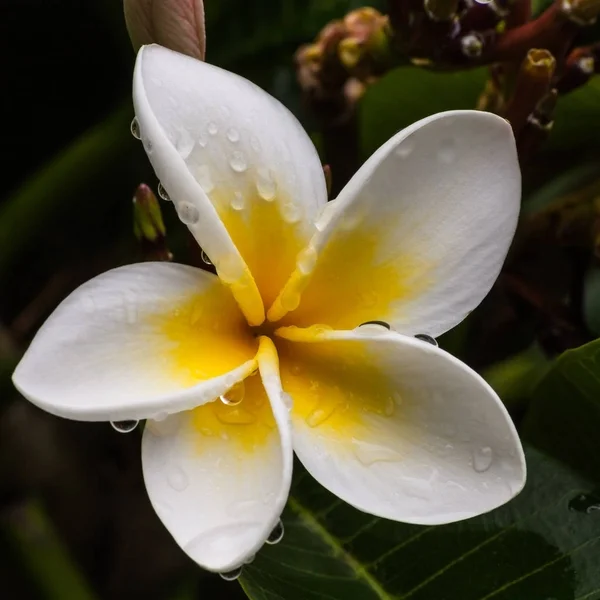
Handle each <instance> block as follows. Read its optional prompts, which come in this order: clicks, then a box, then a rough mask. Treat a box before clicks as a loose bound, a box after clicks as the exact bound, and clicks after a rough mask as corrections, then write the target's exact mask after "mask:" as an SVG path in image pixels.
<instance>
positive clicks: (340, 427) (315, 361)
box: [275, 326, 402, 443]
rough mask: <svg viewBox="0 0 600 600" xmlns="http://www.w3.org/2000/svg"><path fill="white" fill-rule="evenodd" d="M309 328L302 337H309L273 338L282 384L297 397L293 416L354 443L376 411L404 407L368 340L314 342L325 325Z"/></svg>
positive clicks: (391, 413)
mask: <svg viewBox="0 0 600 600" xmlns="http://www.w3.org/2000/svg"><path fill="white" fill-rule="evenodd" d="M305 331H307V333H306V335H305V336H304V338H303V341H305V342H309V343H298V342H299V341H300V338H299V337H298V339H297V340H296V341H293V342H292V341H289V339H282V338H279V337H278V338H276V340H275V343H276V346H277V350H278V351H279V358H280V365H281V367H280V368H281V381H282V385H283V389H284V390H285V391H286V392H287V393H289V394H291V396H292V398H293V400H294V407H293V413H292V415H293V417H294V418H297V419H302V420H303V421H304V422H305V423H306V424H307V425H308V426H309V427H312V428H314V429H315V430H318V431H319V432H322V433H323V434H325V435H334V436H335V437H336V438H337V439H343V440H346V441H348V442H349V443H350V442H351V440H352V437H354V436H360V435H361V433H362V432H364V430H365V428H368V427H369V420H370V419H372V418H373V417H374V416H379V417H384V418H385V417H387V418H389V417H392V416H394V415H397V413H398V412H399V411H401V410H402V408H401V405H402V397H401V395H400V394H399V393H398V391H397V389H396V388H395V386H394V385H393V384H392V382H390V380H389V378H388V377H386V375H385V374H384V373H382V372H381V371H380V369H379V368H378V367H377V366H376V364H375V361H374V360H373V358H372V357H371V356H370V355H369V353H368V352H367V351H366V349H365V348H364V346H362V345H361V344H359V343H356V342H348V341H344V340H332V341H327V342H313V343H310V341H309V340H310V339H311V337H312V339H318V338H319V336H321V335H322V329H321V328H319V327H318V326H317V327H316V328H311V329H310V330H305ZM311 331H312V333H311ZM286 337H287V336H286Z"/></svg>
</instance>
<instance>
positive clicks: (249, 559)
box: [244, 554, 256, 565]
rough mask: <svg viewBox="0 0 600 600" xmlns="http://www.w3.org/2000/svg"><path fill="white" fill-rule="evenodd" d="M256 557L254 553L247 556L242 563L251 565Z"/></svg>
mask: <svg viewBox="0 0 600 600" xmlns="http://www.w3.org/2000/svg"><path fill="white" fill-rule="evenodd" d="M255 558H256V555H255V554H253V555H252V556H249V557H248V558H247V559H246V560H245V561H244V564H245V565H251V564H252V563H253V562H254V559H255Z"/></svg>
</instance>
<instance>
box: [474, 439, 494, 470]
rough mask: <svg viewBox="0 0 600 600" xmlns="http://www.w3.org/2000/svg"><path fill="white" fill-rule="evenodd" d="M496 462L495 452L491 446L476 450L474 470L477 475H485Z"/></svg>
mask: <svg viewBox="0 0 600 600" xmlns="http://www.w3.org/2000/svg"><path fill="white" fill-rule="evenodd" d="M493 461H494V452H493V450H492V449H491V448H490V447H489V446H483V447H482V448H476V449H475V450H474V451H473V469H474V470H475V471H477V473H485V472H486V471H487V470H488V469H489V468H490V467H491V466H492V462H493Z"/></svg>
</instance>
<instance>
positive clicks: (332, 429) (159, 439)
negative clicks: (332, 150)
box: [14, 46, 525, 572]
mask: <svg viewBox="0 0 600 600" xmlns="http://www.w3.org/2000/svg"><path fill="white" fill-rule="evenodd" d="M134 103H135V110H136V115H137V120H138V124H139V131H140V132H141V137H142V141H143V144H144V147H145V149H146V152H147V154H148V157H149V159H150V161H151V163H152V165H153V167H154V169H155V171H156V173H157V175H158V177H159V178H160V180H161V182H162V185H163V187H164V190H165V192H163V195H167V194H168V196H169V197H170V199H171V200H172V201H173V202H174V205H175V208H176V210H177V211H178V213H179V215H180V217H181V220H182V221H183V222H184V223H185V224H186V225H187V226H188V227H189V229H190V231H191V232H192V234H193V235H194V236H195V238H196V239H197V240H198V242H199V243H200V244H201V246H202V248H203V249H204V250H205V252H206V253H207V254H208V256H209V257H210V259H211V260H212V262H213V263H214V265H215V267H216V269H217V272H218V276H214V275H212V274H209V273H207V272H204V271H201V270H198V269H195V268H192V267H188V266H183V265H177V264H167V263H144V264H138V265H131V266H127V267H122V268H118V269H115V270H113V271H109V272H108V273H105V274H104V275H101V276H99V277H97V278H95V279H93V280H92V281H90V282H88V283H86V284H85V285H83V286H82V287H80V288H79V289H78V290H76V291H75V292H74V293H73V294H72V295H71V296H69V297H68V298H67V299H66V300H65V301H64V302H63V303H62V304H61V305H60V307H59V308H58V309H57V310H56V312H55V313H54V314H53V315H52V316H51V317H50V319H49V320H48V322H47V323H46V324H45V325H44V326H43V327H42V329H41V330H40V332H39V333H38V335H37V337H36V338H35V340H34V342H33V343H32V345H31V347H30V348H29V350H28V352H27V353H26V355H25V357H24V358H23V360H22V362H21V363H20V365H19V366H18V368H17V370H16V372H15V375H14V381H15V384H16V386H17V387H18V388H19V390H20V391H21V392H22V393H23V394H24V395H25V396H26V397H27V398H29V399H30V400H31V401H32V402H34V403H35V404H37V405H38V406H40V407H42V408H44V409H45V410H47V411H49V412H51V413H53V414H56V415H59V416H62V417H67V418H72V419H82V420H90V421H98V420H107V421H123V420H135V419H148V421H147V425H146V428H145V430H144V434H143V442H142V459H143V470H144V478H145V482H146V487H147V490H148V493H149V496H150V499H151V501H152V504H153V506H154V508H155V510H156V512H157V514H158V516H159V517H160V518H161V520H162V521H163V523H164V524H165V526H166V527H167V528H168V530H169V531H170V532H171V534H172V535H173V537H174V538H175V540H176V541H177V543H178V544H179V545H180V546H181V547H182V548H183V550H184V551H185V552H186V553H187V554H188V555H189V556H190V557H191V558H192V559H194V560H195V561H196V562H197V563H199V564H200V565H202V566H203V567H205V568H207V569H210V570H213V571H220V572H223V571H228V570H231V569H235V568H237V567H238V566H239V565H241V564H243V563H244V562H245V561H247V560H248V559H249V558H250V557H251V556H252V555H253V554H254V553H255V552H256V551H257V550H258V549H259V548H260V547H261V545H262V544H263V543H264V542H265V540H266V539H267V537H268V536H269V533H270V532H271V531H272V530H273V528H274V527H275V526H276V524H277V523H278V519H279V517H280V514H281V512H282V510H283V508H284V506H285V503H286V500H287V497H288V493H289V488H290V481H291V477H292V459H293V451H295V452H296V454H297V456H298V458H299V459H300V461H301V462H302V463H303V464H304V466H305V467H306V469H307V470H308V471H309V472H310V473H311V474H312V476H313V477H315V478H316V479H317V481H319V482H320V483H321V484H322V485H323V486H325V487H326V488H327V489H329V490H330V491H331V492H333V493H334V494H336V495H337V496H339V497H340V498H341V499H343V500H345V501H346V502H348V503H350V504H351V505H353V506H355V507H357V508H358V509H360V510H362V511H365V512H368V513H371V514H373V515H377V516H380V517H385V518H388V519H394V520H397V521H404V522H408V523H421V524H429V525H432V524H440V523H448V522H452V521H457V520H461V519H466V518H469V517H472V516H475V515H479V514H481V513H484V512H487V511H489V510H492V509H494V508H495V507H497V506H499V505H501V504H503V503H505V502H507V501H508V500H509V499H510V498H512V497H513V496H514V495H515V494H517V493H518V492H519V491H520V490H521V488H522V486H523V484H524V479H525V463H524V457H523V452H522V449H521V445H520V443H519V439H518V436H517V434H516V432H515V428H514V426H513V424H512V422H511V419H510V417H509V416H508V414H507V412H506V410H505V409H504V407H503V405H502V404H501V402H500V400H499V399H498V397H497V396H496V394H495V393H494V392H493V391H492V390H491V388H490V387H489V386H488V385H487V384H486V383H485V382H484V381H483V380H482V379H481V377H479V376H478V375H477V374H476V373H474V372H473V371H472V370H471V369H470V368H468V367H467V366H466V365H464V364H462V363H461V362H460V361H458V360H457V359H455V358H453V357H452V356H450V355H449V354H447V353H446V352H444V351H443V350H441V349H439V348H437V347H436V346H435V345H432V344H430V343H427V341H423V339H419V338H415V337H414V336H415V335H417V334H428V335H429V336H437V335H439V334H441V333H443V332H445V331H447V330H448V329H450V328H452V327H454V326H455V325H456V324H457V323H459V322H460V321H461V320H462V319H463V318H464V317H465V316H466V315H467V314H468V313H469V311H471V310H472V309H473V308H474V307H475V306H476V305H477V304H479V302H480V301H481V300H482V298H483V297H484V296H485V295H486V294H487V292H488V291H489V289H490V287H491V285H492V283H493V282H494V280H495V279H496V277H497V275H498V273H499V271H500V268H501V265H502V263H503V261H504V258H505V256H506V253H507V250H508V247H509V244H510V241H511V239H512V236H513V234H514V230H515V226H516V222H517V215H518V212H519V196H520V173H519V168H518V164H517V158H516V153H515V144H514V140H513V136H512V133H511V128H510V126H509V125H508V124H507V123H506V122H505V121H504V120H503V119H501V118H499V117H496V116H494V115H491V114H488V113H483V112H475V111H455V112H448V113H442V114H437V115H434V116H432V117H429V118H427V119H424V120H423V121H420V122H418V123H416V124H415V125H413V126H411V127H409V128H408V129H406V130H404V131H402V132H400V133H398V134H397V135H396V136H394V137H393V138H392V139H391V140H390V141H389V142H387V143H386V144H385V145H384V146H382V147H381V148H380V149H379V150H378V151H377V152H376V153H375V154H374V155H373V156H372V157H371V159H370V160H369V161H367V163H366V164H365V165H364V166H363V167H362V168H361V170H360V171H359V172H358V173H357V174H356V176H355V177H354V178H353V179H352V181H351V182H350V183H349V184H348V185H347V186H346V188H345V189H344V190H343V192H342V193H341V194H340V196H339V197H338V198H337V199H336V200H334V201H332V202H330V203H329V204H326V201H327V197H326V185H325V181H324V176H323V170H322V168H321V164H320V162H319V159H318V156H317V154H316V152H315V150H314V148H313V146H312V144H311V143H310V141H309V138H308V137H307V136H306V134H305V133H304V131H303V130H302V128H301V126H300V125H299V124H298V123H297V121H296V120H295V119H294V118H293V117H292V116H291V114H290V113H289V112H288V111H287V110H286V109H285V108H284V107H283V106H281V105H280V104H279V103H278V102H277V101H276V100H274V99H273V98H271V97H270V96H268V95H267V94H266V93H265V92H263V91H261V90H260V89H259V88H257V87H256V86H254V85H253V84H251V83H250V82H248V81H246V80H244V79H242V78H240V77H238V76H236V75H233V74H231V73H228V72H225V71H222V70H220V69H218V68H216V67H212V66H209V65H207V64H204V63H202V62H200V61H197V60H195V59H193V58H190V57H186V56H183V55H180V54H177V53H175V52H173V51H170V50H166V49H164V48H162V47H159V46H146V47H144V48H142V50H141V51H140V53H139V55H138V59H137V65H136V70H135V76H134ZM325 207H326V210H323V209H324V208H325ZM373 321H377V322H378V323H377V322H376V323H373ZM368 322H371V323H370V324H369V323H368ZM365 323H367V324H366V325H363V324H365ZM388 326H389V327H390V328H391V329H388Z"/></svg>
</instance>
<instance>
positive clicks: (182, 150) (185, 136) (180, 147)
mask: <svg viewBox="0 0 600 600" xmlns="http://www.w3.org/2000/svg"><path fill="white" fill-rule="evenodd" d="M195 145H196V142H195V141H194V138H193V137H192V134H191V133H190V132H189V131H188V130H187V129H182V130H181V131H180V132H179V137H178V139H177V142H176V143H175V147H176V148H177V152H179V155H180V156H181V158H183V160H185V159H186V158H188V157H189V155H190V154H191V153H192V150H193V149H194V146H195Z"/></svg>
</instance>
